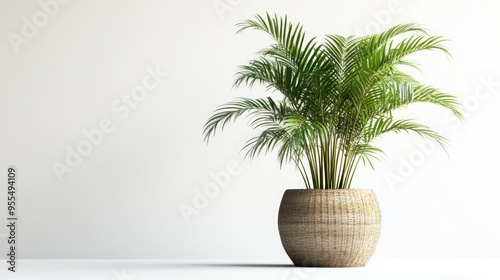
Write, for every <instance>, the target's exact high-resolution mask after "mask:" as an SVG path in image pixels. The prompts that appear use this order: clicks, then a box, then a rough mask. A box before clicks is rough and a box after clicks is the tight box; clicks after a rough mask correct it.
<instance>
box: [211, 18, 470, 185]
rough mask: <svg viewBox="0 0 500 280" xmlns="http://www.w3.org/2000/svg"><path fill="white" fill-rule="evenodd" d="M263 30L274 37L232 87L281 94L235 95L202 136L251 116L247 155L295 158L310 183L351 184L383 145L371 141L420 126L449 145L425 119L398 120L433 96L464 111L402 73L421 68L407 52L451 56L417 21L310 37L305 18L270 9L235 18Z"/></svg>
mask: <svg viewBox="0 0 500 280" xmlns="http://www.w3.org/2000/svg"><path fill="white" fill-rule="evenodd" d="M238 27H239V31H238V32H241V31H244V30H247V29H254V30H259V31H262V32H265V33H267V34H268V35H269V36H270V37H271V38H272V39H273V44H271V45H270V46H268V47H267V48H264V49H262V50H260V52H259V53H258V56H257V58H255V59H254V60H251V61H249V62H248V63H247V64H246V65H243V66H241V67H240V71H239V72H238V73H237V77H236V81H235V83H234V85H235V86H236V87H238V86H240V85H242V84H244V85H247V86H249V87H252V86H253V85H254V84H260V85H264V86H265V87H267V89H269V90H271V91H274V92H278V93H279V98H271V97H267V98H255V99H251V98H239V99H237V100H235V101H232V102H229V103H226V104H224V105H222V106H220V107H219V108H217V109H216V110H215V111H214V113H213V115H212V116H211V117H210V118H209V119H208V121H207V122H206V124H205V127H204V131H203V134H204V137H205V140H206V141H209V139H210V138H211V137H212V136H213V135H214V134H215V133H216V132H217V131H218V130H222V129H223V128H224V127H225V125H226V124H227V123H229V122H232V121H234V120H236V119H238V118H239V117H242V116H248V117H250V125H251V126H252V127H253V128H257V130H256V131H258V134H257V135H255V136H254V137H253V138H251V139H250V140H249V141H248V142H247V144H246V146H245V149H246V152H247V156H249V157H250V158H253V157H255V156H256V155H258V154H261V153H267V152H268V151H271V150H276V151H277V155H278V160H279V163H280V165H282V164H283V163H285V162H293V163H294V164H295V165H296V166H297V168H298V170H299V171H300V174H301V175H302V178H303V180H304V183H305V185H306V187H307V188H314V189H346V188H349V187H350V185H351V182H352V179H353V176H354V174H355V171H356V168H357V167H358V164H359V163H360V162H363V163H365V164H369V165H370V166H371V167H372V168H373V164H372V162H373V160H375V159H379V158H380V156H381V155H382V151H381V150H380V149H379V148H377V147H375V146H373V145H372V142H373V140H374V139H375V138H377V137H380V136H381V135H383V134H386V133H389V132H396V133H398V132H415V133H417V134H419V135H420V136H422V137H427V138H430V139H434V140H435V141H437V142H438V143H439V144H440V145H441V146H442V147H443V148H446V145H447V140H446V139H445V138H444V137H443V136H441V135H440V134H438V133H437V132H435V131H433V130H431V129H430V128H428V127H427V126H425V125H423V124H420V123H418V122H415V121H413V120H410V119H397V118H395V117H393V114H392V113H393V112H394V111H395V110H396V109H400V108H404V107H406V106H408V104H411V103H417V102H425V103H432V104H435V105H438V106H441V107H444V108H447V109H449V110H451V112H452V113H453V114H454V115H455V116H457V117H458V118H462V111H461V106H460V103H459V102H458V100H457V98H456V97H455V96H453V95H451V94H448V93H444V92H442V91H440V90H439V89H437V88H435V87H433V86H429V85H425V84H422V83H420V82H419V81H417V80H416V79H415V78H413V77H412V76H411V75H409V74H408V73H406V72H405V71H404V68H405V67H401V66H410V67H413V68H417V69H418V65H417V64H416V63H415V62H412V61H410V60H408V59H407V57H408V55H410V54H414V53H417V52H421V51H427V50H435V51H440V52H442V53H444V54H447V55H449V53H448V50H447V49H446V48H445V47H444V46H443V42H444V41H445V40H444V39H443V38H442V37H439V36H430V35H429V34H428V33H427V32H426V30H424V29H422V28H421V27H420V26H418V25H416V24H400V25H396V26H394V27H392V28H390V29H388V30H387V31H384V32H381V33H377V34H372V35H367V36H362V37H355V36H350V37H343V36H339V35H326V36H325V38H324V40H323V41H322V42H320V41H318V40H317V39H316V38H312V39H307V38H306V34H305V32H304V31H303V28H302V25H301V24H292V23H291V22H289V20H288V18H287V17H278V16H277V15H270V14H266V15H265V16H260V15H257V16H256V17H255V19H253V20H247V21H245V22H242V23H240V24H238Z"/></svg>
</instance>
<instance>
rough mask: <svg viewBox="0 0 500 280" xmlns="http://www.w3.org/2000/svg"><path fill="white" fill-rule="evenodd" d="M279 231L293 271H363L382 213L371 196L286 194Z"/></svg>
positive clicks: (353, 192)
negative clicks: (304, 268) (311, 268)
mask: <svg viewBox="0 0 500 280" xmlns="http://www.w3.org/2000/svg"><path fill="white" fill-rule="evenodd" d="M278 228H279V232H280V237H281V243H282V244H283V247H284V248H285V251H286V253H287V254H288V256H289V257H290V259H291V260H292V261H293V263H294V264H295V265H296V266H315V267H320V266H322V267H357V266H365V265H366V263H367V262H368V260H369V259H370V257H371V256H372V254H373V252H374V251H375V248H376V246H377V243H378V240H379V236H380V228H381V215H380V208H379V205H378V202H377V198H376V197H375V192H374V191H373V190H366V189H348V190H286V191H285V194H284V195H283V198H282V200H281V205H280V209H279V214H278Z"/></svg>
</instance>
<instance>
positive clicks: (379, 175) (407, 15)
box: [0, 0, 500, 259]
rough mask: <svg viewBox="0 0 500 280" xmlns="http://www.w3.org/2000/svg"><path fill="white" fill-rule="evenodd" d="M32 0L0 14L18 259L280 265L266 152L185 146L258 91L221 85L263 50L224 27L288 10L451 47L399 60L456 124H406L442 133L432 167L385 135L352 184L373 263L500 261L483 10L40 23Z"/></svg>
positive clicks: (225, 7)
mask: <svg viewBox="0 0 500 280" xmlns="http://www.w3.org/2000/svg"><path fill="white" fill-rule="evenodd" d="M48 2H50V1H48V0H41V1H40V2H39V1H6V0H2V1H0V35H2V36H3V37H2V38H3V39H2V40H1V41H0V61H1V63H0V131H1V134H0V135H1V136H0V167H1V169H2V170H3V171H2V172H0V174H2V175H0V176H1V177H3V178H6V169H7V166H10V165H15V166H16V167H17V168H18V175H19V181H18V183H19V192H18V199H19V210H18V211H19V212H18V213H19V218H20V221H19V223H20V226H19V228H18V230H19V234H18V238H19V251H18V254H19V256H20V257H21V258H59V259H69V258H133V259H139V258H197V259H198V258H214V259H215V258H223V259H242V258H250V259H258V258H265V259H280V258H286V254H285V252H284V251H283V249H282V247H281V243H280V240H279V235H278V231H277V225H276V217H277V210H278V207H279V203H280V200H281V196H282V194H283V192H284V190H285V189H287V188H302V187H303V185H302V182H301V180H300V177H299V176H298V175H297V174H296V172H295V170H294V168H293V167H285V168H283V169H281V170H280V169H279V168H278V165H277V162H276V159H275V158H274V157H273V155H268V156H267V157H260V158H258V159H256V160H254V161H252V162H250V161H248V160H245V159H244V158H243V155H242V153H239V149H240V148H241V146H242V143H243V142H244V141H245V140H247V139H248V137H249V136H250V135H251V131H250V130H248V129H247V128H246V123H245V121H239V122H237V123H236V124H235V125H231V126H228V128H227V130H226V131H225V132H224V133H222V134H219V135H217V137H216V138H214V139H213V141H212V142H211V143H210V144H209V145H206V144H205V143H204V142H203V137H202V128H203V125H204V122H205V121H206V119H207V118H208V117H209V116H210V113H211V112H212V111H213V110H214V109H215V108H216V107H217V106H218V105H220V104H221V103H223V102H226V101H230V100H232V99H233V98H234V97H236V96H247V97H253V96H265V95H266V94H271V93H266V92H264V90H262V89H261V88H254V89H252V90H250V89H247V88H243V87H242V88H239V89H233V88H232V82H233V80H234V73H235V72H236V71H237V67H238V65H241V64H244V63H245V62H246V61H247V60H249V59H251V58H252V57H254V53H255V52H256V51H257V50H259V49H260V48H262V47H265V46H266V45H267V44H268V43H270V41H269V40H268V38H267V37H265V36H264V35H263V34H259V33H258V32H244V33H243V34H238V35H236V34H235V31H236V28H235V27H234V25H235V24H236V23H238V22H241V21H243V20H245V19H249V18H251V17H252V16H253V15H254V14H256V13H263V12H265V11H269V12H276V13H278V14H279V15H284V14H288V16H289V18H290V19H291V20H292V21H294V22H297V21H300V22H302V23H303V25H304V28H305V30H306V31H307V32H308V34H309V35H310V36H319V37H321V36H322V35H323V34H327V33H337V34H343V35H350V34H356V35H362V34H366V33H371V32H375V31H381V30H382V29H386V28H388V27H390V26H392V25H394V24H398V23H406V22H417V23H420V24H422V25H424V26H425V27H426V28H428V29H429V30H430V31H431V33H432V34H437V35H445V36H446V37H447V38H448V39H449V40H450V41H449V42H448V43H447V46H448V47H449V49H450V51H451V53H452V54H453V58H452V59H450V60H448V59H446V57H444V56H441V55H438V54H434V53H426V54H425V55H423V56H418V57H415V58H416V59H418V61H419V62H421V63H422V65H423V66H422V69H423V74H417V76H418V77H419V78H420V79H421V80H423V81H425V82H427V83H430V84H433V85H436V86H438V87H440V88H442V89H443V90H445V91H448V92H452V93H454V94H456V95H457V96H459V98H460V100H461V101H462V102H463V103H464V106H465V109H466V112H467V118H466V121H465V122H464V123H463V124H462V123H458V122H456V121H455V120H454V119H450V118H448V117H447V115H446V112H444V111H442V110H441V109H438V108H435V107H432V106H413V107H411V108H410V110H409V113H408V114H406V113H405V115H407V116H409V117H412V118H417V119H419V120H421V121H423V122H425V123H426V124H428V125H430V126H432V127H433V128H435V129H438V130H440V131H442V132H443V133H444V134H445V135H446V136H447V137H448V138H449V139H450V141H451V143H452V146H453V148H452V149H451V150H450V151H449V157H448V156H447V155H446V153H444V152H442V151H440V150H439V149H438V147H437V146H436V145H435V144H429V143H424V144H420V145H419V144H418V143H421V141H420V140H419V138H417V137H414V136H413V135H406V134H401V135H388V136H387V137H385V138H383V139H380V140H379V142H378V143H379V145H380V146H381V147H382V148H384V150H385V151H386V157H385V159H384V160H383V161H382V162H380V163H377V164H376V170H375V171H372V170H371V169H369V168H364V167H362V168H361V169H360V170H359V171H358V173H357V178H356V180H355V182H354V186H353V187H360V188H373V189H375V190H376V192H377V195H378V198H379V200H380V203H381V207H382V211H383V231H382V236H381V240H380V243H379V246H378V249H377V252H376V254H375V256H374V257H375V258H453V257H467V258H491V257H497V258H498V257H500V238H499V236H500V218H499V213H500V203H499V201H500V189H499V186H498V182H497V177H498V164H497V159H498V158H499V156H500V154H499V151H498V146H497V142H498V140H497V139H498V131H499V128H500V125H499V123H498V119H499V111H498V107H499V105H500V97H499V96H498V95H499V93H500V73H499V72H500V71H499V70H498V65H499V62H500V61H499V60H500V59H499V57H498V50H499V49H500V44H499V40H498V36H497V31H496V29H497V28H498V26H500V18H499V17H498V14H499V12H500V4H498V2H497V1H486V0H483V1H474V2H471V1H439V2H438V1H409V0H399V1H397V0H395V1H387V0H377V1H361V0H356V1H340V0H335V1H332V0H328V1H326V0H325V1H320V0H315V1H298V0H287V1H268V0H252V1H250V0H216V1H212V0H209V1H201V0H190V1H175V2H174V1H166V0H163V1H161V0H136V1H133V0H126V1H123V0H121V1H118V0H116V1H112V0H109V1H99V0H88V1H77V0H73V1H67V2H68V3H66V2H64V3H65V4H63V1H61V3H58V2H53V1H52V3H58V4H57V6H54V5H52V6H50V9H51V10H50V11H51V15H49V16H45V18H44V14H45V15H47V12H44V9H43V8H42V6H44V5H43V3H48ZM40 3H42V4H40ZM45 9H48V8H45ZM34 16H35V18H33V17H34ZM27 22H30V23H31V24H33V23H35V24H37V25H36V26H34V29H33V28H31V29H30V28H28V27H26V26H27V25H28V23H27ZM23 30H24V31H25V33H26V32H27V33H26V34H24V35H23ZM27 30H28V31H27ZM26 35H28V36H26ZM16 36H17V37H16ZM13 38H16V40H14V39H13ZM19 38H22V39H19ZM157 67H158V68H159V69H160V72H167V73H168V77H166V78H162V79H161V83H159V84H158V86H157V87H156V88H155V89H154V90H151V91H148V92H147V95H145V96H144V99H143V100H142V101H134V103H133V106H135V108H131V107H130V106H129V107H128V108H129V109H130V113H129V115H127V116H126V117H125V116H124V113H123V111H121V112H119V111H117V110H116V107H115V108H114V109H113V104H115V106H118V105H119V106H125V105H124V104H125V103H124V102H123V101H122V99H121V98H127V97H130V96H131V94H132V91H133V89H134V88H135V87H136V86H140V85H141V84H142V82H143V79H144V78H145V77H147V76H148V75H149V74H148V70H147V69H148V68H152V69H155V68H157ZM122 109H123V107H122ZM402 114H403V113H402ZM103 120H104V121H106V120H108V121H110V122H111V125H112V127H114V130H113V131H111V132H109V133H105V134H103V135H104V136H103V138H102V140H100V141H97V142H96V143H97V144H96V145H92V146H91V151H89V152H88V155H86V156H84V157H82V159H81V160H80V162H78V163H77V164H73V165H74V166H73V167H68V168H70V169H71V172H67V173H64V174H62V175H61V174H60V175H61V177H62V181H60V180H58V176H57V174H56V173H57V172H55V171H54V164H56V165H57V163H59V164H65V165H66V164H67V163H66V157H67V156H68V150H77V148H78V147H81V146H82V145H85V144H82V143H85V141H87V140H86V139H87V138H86V137H85V136H84V134H83V132H82V131H84V130H86V131H95V130H96V129H99V123H100V122H102V121H103ZM56 162H57V163H56ZM228 167H229V168H228ZM229 171H232V174H230V172H229ZM211 174H212V175H213V174H218V175H217V176H218V178H223V177H224V178H226V179H227V178H229V181H228V182H227V184H223V183H224V182H222V183H221V182H217V180H216V179H214V176H212V175H211ZM223 174H229V175H227V176H225V175H223ZM217 176H216V177H217ZM0 181H3V182H5V179H2V180H0ZM2 184H4V185H5V183H2ZM211 184H212V185H211ZM213 184H218V186H219V187H222V185H224V186H225V187H224V188H221V190H220V192H219V193H218V194H217V195H214V197H212V198H210V199H208V202H207V201H205V204H207V205H203V206H204V207H198V208H197V209H196V211H199V212H197V214H193V215H191V216H189V217H183V215H182V214H181V211H180V210H179V207H188V206H189V207H196V205H194V204H193V199H195V198H196V193H197V192H198V191H203V190H204V188H206V187H207V186H213ZM1 189H2V190H3V191H2V193H1V195H0V209H2V210H1V211H0V221H5V220H6V211H5V210H4V209H6V191H5V189H6V188H5V187H2V188H1ZM198 202H200V201H198ZM183 205H184V206H183ZM198 206H199V205H198ZM1 224H4V222H1ZM6 233H7V231H6V227H4V226H2V227H0V253H1V256H2V257H4V256H5V250H6V242H5V238H6Z"/></svg>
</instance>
